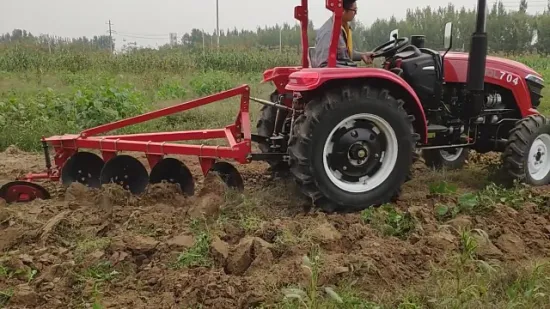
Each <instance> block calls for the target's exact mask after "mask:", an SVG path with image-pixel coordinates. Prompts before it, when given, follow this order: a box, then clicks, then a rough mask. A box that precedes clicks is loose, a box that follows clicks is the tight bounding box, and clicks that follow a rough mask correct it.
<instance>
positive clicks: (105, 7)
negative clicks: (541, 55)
mask: <svg viewBox="0 0 550 309" xmlns="http://www.w3.org/2000/svg"><path fill="white" fill-rule="evenodd" d="M494 1H495V0H488V3H489V4H492V3H494ZM447 2H448V1H446V2H444V1H441V0H416V1H407V0H394V1H374V0H358V2H357V4H358V7H359V12H358V16H357V18H358V19H359V20H360V21H361V22H363V23H365V24H370V23H372V22H373V21H374V20H375V19H376V18H387V17H390V16H391V15H395V16H396V17H397V18H401V17H403V16H404V14H405V12H406V9H407V8H415V7H418V6H421V7H423V6H427V5H431V6H432V7H437V6H440V5H441V3H447ZM503 2H504V4H505V6H506V7H507V8H514V9H515V8H517V7H518V4H519V0H503ZM299 3H300V0H219V8H220V29H228V28H230V29H232V28H233V27H237V29H241V28H246V29H255V28H256V27H257V26H264V25H275V24H276V23H283V22H288V23H294V22H295V20H294V18H293V8H294V6H295V5H297V4H299ZM324 3H325V1H324V0H310V1H309V7H310V19H311V20H312V21H313V23H314V24H315V26H316V27H318V26H320V24H322V23H323V22H324V21H325V20H326V19H327V18H328V17H330V12H329V11H327V10H326V9H325V7H324ZM452 3H453V4H454V5H455V6H456V7H461V6H466V7H468V8H475V7H476V4H477V1H476V0H455V1H452ZM528 3H529V12H531V13H533V12H536V11H539V12H540V11H542V10H543V9H544V7H545V6H546V0H530V1H529V0H528ZM392 7H397V8H399V9H398V10H393V9H392ZM109 19H110V20H111V21H112V23H113V24H114V25H113V30H114V31H116V34H114V37H115V39H116V44H117V47H119V48H120V46H121V45H122V44H123V43H124V42H123V39H125V40H128V41H131V42H133V41H135V42H137V43H138V44H139V45H142V46H151V47H155V46H158V45H162V44H165V43H168V42H169V33H170V32H175V33H177V34H178V38H180V37H181V36H182V35H183V34H184V33H185V32H187V31H190V30H191V29H192V28H199V29H204V30H205V31H207V32H212V31H213V30H214V29H215V28H216V0H198V1H197V0H150V1H146V0H87V1H85V0H0V33H5V32H11V31H12V30H13V29H14V28H20V29H25V30H28V31H30V32H31V33H33V34H35V35H39V34H41V33H49V34H53V35H58V36H62V37H78V36H88V37H91V36H93V35H98V34H99V35H100V34H106V33H108V31H107V30H108V25H107V22H108V21H109Z"/></svg>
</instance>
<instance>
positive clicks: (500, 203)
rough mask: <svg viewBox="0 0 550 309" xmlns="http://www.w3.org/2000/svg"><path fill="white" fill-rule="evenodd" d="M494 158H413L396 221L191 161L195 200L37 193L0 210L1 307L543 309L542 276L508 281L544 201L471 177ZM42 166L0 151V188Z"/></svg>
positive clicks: (534, 245) (526, 251)
mask: <svg viewBox="0 0 550 309" xmlns="http://www.w3.org/2000/svg"><path fill="white" fill-rule="evenodd" d="M141 159H144V158H141ZM494 159H495V157H494V156H491V155H486V156H475V157H472V158H471V161H470V162H469V165H468V166H467V167H466V168H465V169H464V170H462V171H456V172H434V171H430V170H428V169H427V168H426V167H425V165H423V164H422V162H419V163H417V165H416V166H415V179H414V180H412V181H410V182H409V183H407V184H406V185H405V187H404V192H403V194H402V196H401V198H400V200H399V201H398V202H397V203H396V204H397V205H394V208H395V209H396V211H390V210H389V209H390V208H385V207H383V208H380V209H378V210H371V211H366V212H363V213H357V214H347V215H326V214H322V213H317V212H313V211H310V210H307V207H306V206H307V200H306V201H304V200H303V199H302V198H301V197H299V195H298V193H296V191H295V189H294V186H293V185H292V184H291V182H290V181H285V180H275V181H274V180H272V179H271V177H270V174H269V173H268V172H267V171H266V170H267V169H266V166H265V165H264V164H263V163H254V164H250V165H248V166H237V168H238V169H239V170H240V171H241V173H242V176H243V178H244V180H245V187H246V190H245V192H244V194H237V193H235V192H228V191H226V190H225V189H224V187H223V185H221V184H220V183H219V182H218V181H217V179H215V178H213V179H210V181H209V182H208V185H207V186H204V185H203V181H204V180H203V178H202V177H200V171H199V170H200V168H199V166H198V165H197V164H196V162H194V161H190V160H185V162H186V164H188V166H189V167H190V169H191V171H192V172H193V174H194V175H196V182H197V183H196V186H197V188H196V191H197V194H196V195H195V196H194V197H192V198H184V197H183V196H181V195H179V194H178V192H177V191H176V189H174V188H171V187H169V186H156V187H152V188H149V190H148V192H147V194H145V195H143V196H140V197H135V196H130V195H129V194H127V193H126V192H124V191H122V190H120V189H119V188H117V187H106V188H103V189H102V190H87V189H86V188H84V187H82V186H79V185H73V186H71V187H69V188H68V189H64V188H62V187H60V186H58V185H56V184H48V185H47V187H48V189H50V192H52V193H53V194H54V197H53V198H52V199H51V200H47V201H42V200H40V201H34V202H32V203H28V204H22V205H6V203H5V202H4V201H0V225H1V226H0V229H1V230H2V231H1V234H0V249H1V250H2V251H3V255H2V260H1V267H0V291H2V292H1V294H0V301H1V302H2V303H3V304H4V305H5V306H6V308H253V307H262V306H263V307H264V308H267V307H283V306H286V307H287V308H298V307H299V303H298V302H297V301H294V302H292V303H290V302H289V303H285V302H284V301H283V298H284V296H285V294H286V295H287V297H292V296H294V297H296V298H297V297H301V298H302V301H303V304H307V305H308V307H309V308H379V307H375V306H374V304H381V305H382V304H383V305H385V306H388V308H397V307H398V306H399V305H401V307H400V308H421V307H425V308H457V307H461V308H503V307H506V306H508V305H509V304H510V303H511V301H518V300H525V299H527V298H528V302H524V304H531V305H536V306H535V307H537V308H543V307H545V306H548V303H550V302H549V299H548V295H549V294H548V292H549V291H548V290H547V289H548V287H549V286H550V285H549V284H548V282H547V281H548V279H544V278H547V276H546V277H545V276H542V277H541V278H542V279H540V280H542V281H540V280H538V279H537V278H535V279H537V280H538V281H528V282H539V283H540V286H539V285H537V286H535V287H538V288H537V289H534V287H530V286H529V285H526V286H524V285H520V286H518V285H517V283H518V282H520V283H521V282H524V281H522V280H523V279H522V278H524V275H523V273H522V272H521V271H520V269H523V268H522V267H524V266H525V267H528V266H526V265H530V263H531V262H534V261H536V260H538V259H544V258H545V257H548V255H549V254H550V239H549V236H550V216H549V214H548V212H547V211H546V209H547V206H548V205H547V200H548V199H547V196H550V194H549V192H550V191H548V188H544V187H543V188H537V189H521V188H519V189H518V188H516V189H509V190H501V189H498V188H496V187H489V188H486V186H487V185H488V184H489V182H488V180H487V174H488V173H489V172H488V171H487V170H486V169H485V168H484V167H486V166H487V165H488V163H490V162H491V161H494ZM144 162H145V160H144ZM42 168H43V158H42V156H40V155H39V154H30V153H23V152H21V151H19V150H17V149H15V148H9V149H8V150H6V151H5V152H4V153H0V183H2V182H6V181H10V180H13V179H14V178H15V177H16V176H18V175H19V174H20V173H25V172H28V171H40V170H41V169H42ZM480 190H481V191H480ZM472 192H474V193H475V194H472ZM476 192H477V193H476ZM316 254H318V255H316ZM304 256H309V260H308V259H307V258H306V259H304ZM315 256H318V257H319V263H318V264H317V263H316V259H315ZM470 262H471V263H470ZM304 263H305V264H307V263H311V264H312V265H310V267H309V268H310V269H312V270H313V271H312V273H313V276H310V275H311V273H308V271H307V269H308V268H307V267H304V266H303V264H304ZM317 265H318V268H317ZM520 266H521V267H520ZM497 268H498V269H500V270H499V271H498V272H496V273H494V274H493V273H491V269H492V270H494V269H497ZM529 269H530V268H529ZM438 270H448V273H441V272H439V271H438ZM308 274H309V275H308ZM526 274H528V275H529V276H530V275H532V274H534V272H530V271H527V273H526ZM545 274H548V273H545ZM479 278H486V280H485V279H483V280H484V281H483V282H485V285H484V286H483V291H482V289H481V288H479V287H480V286H482V285H481V284H480V282H479V280H480V279H479ZM529 278H531V277H529ZM541 282H542V283H541ZM312 286H315V287H317V288H316V289H312V288H311V287H312ZM289 287H294V288H298V287H300V288H301V289H302V290H303V291H305V293H304V292H300V291H297V290H288V289H286V288H289ZM325 287H331V288H332V289H333V290H334V291H336V292H337V293H338V295H339V296H336V295H332V297H331V296H330V295H331V294H332V293H331V290H328V292H327V290H326V289H325ZM476 287H477V288H476ZM510 287H517V289H516V290H513V289H512V290H511V289H510ZM529 287H530V289H529ZM485 289H487V290H485ZM510 291H517V292H518V293H517V295H516V294H513V295H512V294H510V293H511V292H510ZM527 291H529V293H527ZM540 293H543V295H542V296H541V295H539V294H540ZM472 295H473V296H472ZM514 295H515V296H514ZM537 295H538V296H537ZM447 298H448V299H450V300H449V301H447V302H446V299H447ZM406 303H414V304H415V305H417V306H416V307H415V306H404V305H403V304H406ZM457 304H461V305H460V306H457ZM481 304H485V305H486V306H485V305H484V306H482V307H479V306H480V305H481ZM331 306H334V307H331ZM302 307H305V306H302ZM520 307H521V306H520Z"/></svg>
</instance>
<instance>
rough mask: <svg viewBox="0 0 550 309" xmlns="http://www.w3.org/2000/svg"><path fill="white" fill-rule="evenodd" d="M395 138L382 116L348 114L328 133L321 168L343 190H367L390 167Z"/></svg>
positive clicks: (375, 184)
mask: <svg viewBox="0 0 550 309" xmlns="http://www.w3.org/2000/svg"><path fill="white" fill-rule="evenodd" d="M396 140H397V137H396V136H395V132H394V131H393V129H392V128H391V126H390V125H389V124H388V123H387V122H386V121H385V120H384V119H382V118H380V117H378V116H375V115H371V114H358V115H353V116H350V117H348V118H347V119H344V120H343V121H342V122H341V123H340V124H338V125H337V126H336V127H335V128H334V129H333V130H332V132H331V134H330V135H329V136H328V139H327V142H326V144H325V149H324V160H323V161H324V166H325V171H326V172H327V175H328V176H329V178H330V179H331V181H332V182H333V183H334V184H335V185H336V186H338V187H339V188H341V189H343V190H346V191H352V192H365V191H368V190H371V189H372V188H374V187H376V186H378V185H379V184H380V183H382V182H383V181H384V180H385V178H386V177H387V176H388V175H389V173H390V172H391V170H392V169H393V165H395V161H394V160H396V159H397V142H396ZM386 159H388V160H389V161H388V160H386Z"/></svg>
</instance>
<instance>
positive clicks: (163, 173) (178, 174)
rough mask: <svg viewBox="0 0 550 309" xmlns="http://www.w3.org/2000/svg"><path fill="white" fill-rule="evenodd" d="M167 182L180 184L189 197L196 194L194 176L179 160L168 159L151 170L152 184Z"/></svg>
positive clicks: (150, 180)
mask: <svg viewBox="0 0 550 309" xmlns="http://www.w3.org/2000/svg"><path fill="white" fill-rule="evenodd" d="M162 181H167V182H169V183H175V184H179V185H180V188H181V191H182V192H183V193H184V194H185V195H188V196H193V195H194V194H195V181H194V179H193V174H191V171H190V170H189V168H187V166H186V165H185V164H184V163H183V162H181V161H180V160H178V159H174V158H166V159H163V160H161V161H160V162H159V163H157V164H156V165H155V166H154V167H153V169H152V170H151V175H150V176H149V182H150V183H152V184H156V183H161V182H162Z"/></svg>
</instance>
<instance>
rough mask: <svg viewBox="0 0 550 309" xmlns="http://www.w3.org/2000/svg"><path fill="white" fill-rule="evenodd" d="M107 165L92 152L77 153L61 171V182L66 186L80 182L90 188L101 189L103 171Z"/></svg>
mask: <svg viewBox="0 0 550 309" xmlns="http://www.w3.org/2000/svg"><path fill="white" fill-rule="evenodd" d="M104 165H105V163H104V162H103V159H101V157H99V156H98V155H96V154H94V153H91V152H84V151H81V152H77V153H75V154H74V155H72V156H71V157H70V158H69V160H67V162H66V163H65V165H63V168H62V169H61V181H62V183H63V185H64V186H69V185H70V184H71V183H73V182H79V183H81V184H84V185H86V186H88V187H90V188H100V187H101V182H100V180H99V177H100V173H101V169H102V168H103V166H104Z"/></svg>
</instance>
